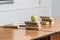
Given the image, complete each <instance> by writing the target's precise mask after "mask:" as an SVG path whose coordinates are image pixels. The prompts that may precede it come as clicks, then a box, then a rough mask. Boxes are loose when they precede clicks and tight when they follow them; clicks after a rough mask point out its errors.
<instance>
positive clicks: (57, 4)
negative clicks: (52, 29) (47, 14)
mask: <svg viewBox="0 0 60 40" xmlns="http://www.w3.org/2000/svg"><path fill="white" fill-rule="evenodd" d="M52 16H54V17H56V16H60V0H53V1H52Z"/></svg>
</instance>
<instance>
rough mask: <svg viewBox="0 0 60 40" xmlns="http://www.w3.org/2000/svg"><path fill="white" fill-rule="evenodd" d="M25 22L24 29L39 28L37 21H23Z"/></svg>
mask: <svg viewBox="0 0 60 40" xmlns="http://www.w3.org/2000/svg"><path fill="white" fill-rule="evenodd" d="M24 23H25V24H26V29H39V28H38V27H39V25H38V23H37V22H32V21H25V22H24Z"/></svg>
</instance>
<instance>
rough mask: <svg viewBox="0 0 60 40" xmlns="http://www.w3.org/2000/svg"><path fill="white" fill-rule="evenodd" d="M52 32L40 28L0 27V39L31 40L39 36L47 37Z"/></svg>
mask: <svg viewBox="0 0 60 40" xmlns="http://www.w3.org/2000/svg"><path fill="white" fill-rule="evenodd" d="M52 33H53V32H46V31H38V30H25V29H24V30H22V29H12V28H0V40H31V39H34V38H38V37H39V38H41V37H45V36H47V35H50V34H52Z"/></svg>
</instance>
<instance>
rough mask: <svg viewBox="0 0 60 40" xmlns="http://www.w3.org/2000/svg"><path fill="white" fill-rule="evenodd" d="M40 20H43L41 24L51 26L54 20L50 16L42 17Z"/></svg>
mask: <svg viewBox="0 0 60 40" xmlns="http://www.w3.org/2000/svg"><path fill="white" fill-rule="evenodd" d="M40 18H41V22H40V23H41V24H45V25H46V24H51V22H52V19H51V17H49V16H40Z"/></svg>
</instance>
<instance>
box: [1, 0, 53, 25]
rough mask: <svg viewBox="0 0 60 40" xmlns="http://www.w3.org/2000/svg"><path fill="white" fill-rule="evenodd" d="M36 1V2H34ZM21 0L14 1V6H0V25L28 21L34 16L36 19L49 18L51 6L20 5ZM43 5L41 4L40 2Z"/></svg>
mask: <svg viewBox="0 0 60 40" xmlns="http://www.w3.org/2000/svg"><path fill="white" fill-rule="evenodd" d="M35 1H36V0H35ZM22 2H23V0H21V1H19V0H14V4H6V5H0V25H5V24H9V23H15V22H24V21H26V20H30V17H31V15H33V14H35V15H36V16H37V17H38V18H39V16H40V15H45V16H51V15H52V14H51V12H52V9H51V5H50V4H49V5H47V6H41V5H37V3H36V4H34V6H35V7H34V6H32V5H31V4H30V5H28V4H27V5H26V4H25V5H23V4H22V5H21V3H22ZM42 3H43V2H42ZM36 5H37V6H39V7H37V6H36Z"/></svg>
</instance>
